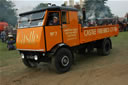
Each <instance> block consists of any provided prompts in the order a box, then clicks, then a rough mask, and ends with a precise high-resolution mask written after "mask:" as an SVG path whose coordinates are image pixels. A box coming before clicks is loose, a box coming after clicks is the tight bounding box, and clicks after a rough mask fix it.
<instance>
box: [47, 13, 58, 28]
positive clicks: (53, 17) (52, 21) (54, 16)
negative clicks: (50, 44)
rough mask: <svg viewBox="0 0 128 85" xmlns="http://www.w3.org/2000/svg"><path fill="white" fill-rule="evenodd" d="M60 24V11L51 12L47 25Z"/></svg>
mask: <svg viewBox="0 0 128 85" xmlns="http://www.w3.org/2000/svg"><path fill="white" fill-rule="evenodd" d="M57 25H60V17H59V12H49V13H48V18H47V23H46V26H57Z"/></svg>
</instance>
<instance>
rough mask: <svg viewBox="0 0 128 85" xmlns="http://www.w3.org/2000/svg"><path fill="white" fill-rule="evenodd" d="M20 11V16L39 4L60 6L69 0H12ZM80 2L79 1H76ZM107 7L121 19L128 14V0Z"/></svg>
mask: <svg viewBox="0 0 128 85" xmlns="http://www.w3.org/2000/svg"><path fill="white" fill-rule="evenodd" d="M11 1H13V2H14V4H15V5H16V8H17V9H18V11H17V12H18V14H19V13H23V12H26V11H31V10H32V9H33V8H34V7H35V6H37V5H38V4H39V3H53V4H56V5H58V6H60V5H61V4H63V3H64V1H68V0H11ZM75 2H79V0H75ZM106 5H107V6H109V7H110V9H111V11H112V13H113V14H114V15H116V16H119V17H124V16H125V14H126V13H128V0H108V2H107V4H106Z"/></svg>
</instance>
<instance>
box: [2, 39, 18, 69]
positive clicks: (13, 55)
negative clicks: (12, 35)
mask: <svg viewBox="0 0 128 85" xmlns="http://www.w3.org/2000/svg"><path fill="white" fill-rule="evenodd" d="M18 57H19V53H18V51H16V50H13V51H8V49H7V44H6V43H2V42H1V41H0V67H3V66H7V65H9V64H14V63H16V61H15V60H16V59H17V58H18Z"/></svg>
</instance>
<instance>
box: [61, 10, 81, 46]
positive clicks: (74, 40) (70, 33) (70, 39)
mask: <svg viewBox="0 0 128 85" xmlns="http://www.w3.org/2000/svg"><path fill="white" fill-rule="evenodd" d="M68 15H69V17H70V18H69V23H68V24H63V39H64V43H65V44H67V45H69V46H71V47H72V46H76V45H79V44H80V43H79V27H78V17H76V16H78V15H77V12H74V11H70V12H69V14H67V16H68Z"/></svg>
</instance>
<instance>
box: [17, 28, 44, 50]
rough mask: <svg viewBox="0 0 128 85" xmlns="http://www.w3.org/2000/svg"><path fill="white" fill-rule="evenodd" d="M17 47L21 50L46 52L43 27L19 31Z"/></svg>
mask: <svg viewBox="0 0 128 85" xmlns="http://www.w3.org/2000/svg"><path fill="white" fill-rule="evenodd" d="M16 47H17V49H20V50H38V51H45V44H44V32H43V27H33V28H24V29H18V30H17V39H16Z"/></svg>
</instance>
